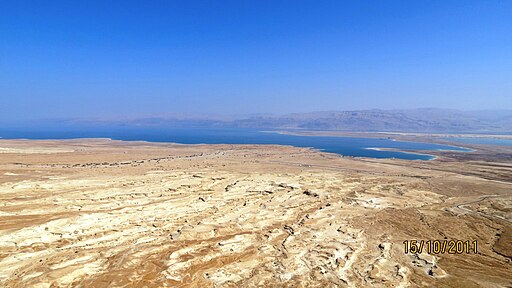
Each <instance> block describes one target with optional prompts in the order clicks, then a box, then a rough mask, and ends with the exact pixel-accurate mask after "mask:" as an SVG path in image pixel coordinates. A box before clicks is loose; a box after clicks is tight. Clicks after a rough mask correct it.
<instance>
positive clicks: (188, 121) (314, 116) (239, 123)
mask: <svg viewBox="0 0 512 288" xmlns="http://www.w3.org/2000/svg"><path fill="white" fill-rule="evenodd" d="M56 123H58V125H61V126H76V125H80V126H87V127H96V126H101V127H140V128H142V127H162V128H163V127H166V128H169V127H217V128H258V129H308V130H338V131H365V132H372V131H373V132H375V131H387V132H427V133H434V132H437V133H443V132H444V133H448V132H453V133H463V132H465V133H512V110H495V111H491V110H488V111H460V110H448V109H435V108H422V109H409V110H355V111H324V112H311V113H293V114H285V115H258V116H248V117H238V118H230V119H227V118H225V119H223V118H219V117H216V118H214V117H209V116H206V117H197V116H196V117H189V118H187V117H169V118H167V117H152V118H139V119H130V120H102V121H100V120H83V119H82V120H81V119H78V120H67V121H63V120H59V121H58V122H56Z"/></svg>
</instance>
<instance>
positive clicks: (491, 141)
mask: <svg viewBox="0 0 512 288" xmlns="http://www.w3.org/2000/svg"><path fill="white" fill-rule="evenodd" d="M443 139H445V140H448V141H453V142H459V143H467V144H484V145H499V146H512V139H497V138H475V137H467V138H464V137H460V138H458V137H450V138H443Z"/></svg>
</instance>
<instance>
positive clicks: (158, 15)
mask: <svg viewBox="0 0 512 288" xmlns="http://www.w3.org/2000/svg"><path fill="white" fill-rule="evenodd" d="M509 11H512V2H510V1H464V2H460V1H433V2H410V1H386V2H381V1H357V2H348V1H325V2H321V3H319V2H315V1H300V2H290V1H257V2H243V3H242V2H239V1H222V2H215V3H208V2H200V1H187V2H153V3H152V4H148V3H142V2H137V1H123V2H110V3H109V4H106V3H103V2H100V1H98V2H96V1H90V2H81V3H76V2H74V3H69V2H65V1H55V2H37V1H36V2H24V1H16V2H12V3H2V4H0V35H1V36H2V41H1V42H0V71H1V73H0V95H1V96H0V109H1V111H0V112H1V113H0V123H7V122H10V123H13V122H25V121H35V120H38V119H50V118H51V119H66V118H84V119H94V118H107V119H110V118H112V119H117V118H130V119H133V118H144V117H153V116H155V117H162V116H166V115H177V114H178V115H211V116H224V117H232V116H237V115H251V114H277V115H282V114H288V113H303V112H316V111H347V110H369V109H384V110H388V109H415V108H423V107H436V108H443V109H457V110H464V111H468V110H469V111H473V110H512V69H510V67H512V37H510V35H512V18H511V17H509V16H510V15H509V14H510V13H508V12H509Z"/></svg>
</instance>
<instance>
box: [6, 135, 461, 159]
mask: <svg viewBox="0 0 512 288" xmlns="http://www.w3.org/2000/svg"><path fill="white" fill-rule="evenodd" d="M0 136H1V137H3V138H5V139H9V138H10V139H18V138H25V139H70V138H100V137H101V138H112V139H116V140H144V141H151V142H176V143H183V144H279V145H291V146H296V147H312V148H315V149H318V150H321V151H325V152H331V153H337V154H341V155H345V156H354V157H371V158H399V159H406V160H430V159H433V158H434V157H433V156H431V155H428V154H417V153H407V152H400V151H377V150H371V149H368V148H391V149H398V150H402V151H404V150H405V151H407V150H427V151H428V150H455V151H468V150H466V149H464V148H460V147H455V146H448V145H439V144H431V143H417V142H401V141H393V140H391V139H387V138H382V139H378V138H356V137H326V136H293V135H283V134H278V133H267V132H260V131H257V130H247V129H204V128H172V129H170V128H169V129H156V128H144V129H140V128H139V129H135V128H126V129H120V128H117V129H104V130H97V129H95V130H81V131H78V130H74V131H73V130H68V131H55V130H53V131H51V130H47V131H1V130H0Z"/></svg>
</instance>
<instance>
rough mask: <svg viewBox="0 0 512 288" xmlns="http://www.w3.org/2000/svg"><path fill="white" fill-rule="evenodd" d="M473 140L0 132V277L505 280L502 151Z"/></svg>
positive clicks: (509, 178) (294, 283)
mask: <svg viewBox="0 0 512 288" xmlns="http://www.w3.org/2000/svg"><path fill="white" fill-rule="evenodd" d="M474 148H476V151H474V152H471V153H464V154H463V153H456V152H450V153H442V152H436V153H437V154H436V156H438V158H437V159H436V160H434V161H406V160H394V159H384V160H377V159H365V158H349V157H341V156H339V155H335V154H328V153H322V152H318V151H314V150H310V149H305V148H295V147H286V146H261V145H179V144H163V143H146V142H123V141H113V140H109V139H77V140H60V141H57V140H52V141H50V140H44V141H42V140H41V141H34V140H0V287H511V286H512V277H511V275H512V223H511V221H512V161H510V160H509V158H507V157H510V156H507V155H512V151H510V148H506V147H500V148H499V153H498V154H499V155H504V156H502V157H498V156H496V155H498V154H497V153H494V152H493V151H492V148H485V149H487V150H485V149H484V148H482V149H479V148H481V147H476V146H475V147H474ZM497 149H498V148H497ZM507 149H508V150H507ZM492 155H494V156H493V157H491V156H492ZM488 156H489V157H488ZM407 240H418V241H420V240H424V241H428V240H440V241H443V240H463V241H477V243H478V248H477V252H476V253H474V252H471V253H462V254H449V253H438V254H433V253H432V254H429V253H427V252H426V251H425V250H424V251H423V252H422V253H416V254H412V253H407V254H406V253H405V251H404V244H403V242H404V241H407Z"/></svg>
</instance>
